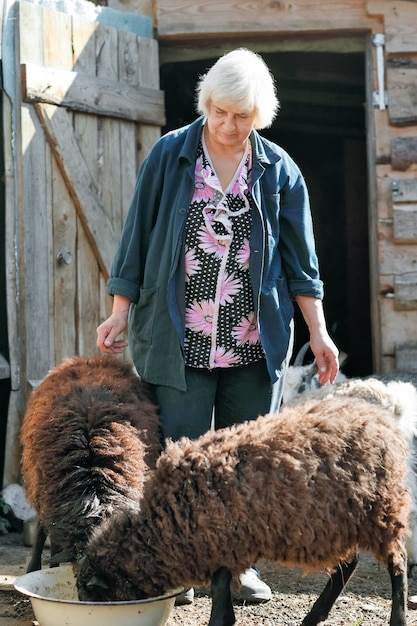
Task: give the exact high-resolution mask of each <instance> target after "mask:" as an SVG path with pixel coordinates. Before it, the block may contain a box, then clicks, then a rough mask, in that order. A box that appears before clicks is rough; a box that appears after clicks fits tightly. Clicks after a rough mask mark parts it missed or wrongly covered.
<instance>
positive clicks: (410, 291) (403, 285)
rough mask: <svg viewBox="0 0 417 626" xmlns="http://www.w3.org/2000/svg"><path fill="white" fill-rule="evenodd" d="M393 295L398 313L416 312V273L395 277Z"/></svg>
mask: <svg viewBox="0 0 417 626" xmlns="http://www.w3.org/2000/svg"><path fill="white" fill-rule="evenodd" d="M394 294H395V300H394V302H395V308H396V309H397V310H398V311H414V310H416V311H417V272H406V273H404V274H399V275H398V276H395V279H394Z"/></svg>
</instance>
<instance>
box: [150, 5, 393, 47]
mask: <svg viewBox="0 0 417 626" xmlns="http://www.w3.org/2000/svg"><path fill="white" fill-rule="evenodd" d="M376 21H381V19H380V18H370V17H369V16H368V14H367V11H366V6H365V1H361V2H359V1H358V0H321V2H318V1H317V0H291V1H290V0H280V1H279V2H278V1H273V2H271V0H255V1H253V2H239V1H237V0H232V1H230V2H224V0H204V1H200V2H198V1H196V0H158V2H157V3H156V26H157V36H158V39H159V40H160V41H161V40H167V39H174V38H177V39H182V40H185V39H192V38H195V37H196V36H198V35H202V34H204V35H206V36H210V35H211V36H214V35H217V36H223V37H225V36H231V35H233V34H234V35H240V36H241V35H242V34H243V33H246V34H254V33H261V34H262V36H264V37H265V36H266V35H267V34H273V33H277V32H279V33H281V34H282V33H294V32H298V31H303V32H304V33H315V32H316V33H317V32H321V33H326V34H329V33H332V32H341V31H346V30H350V31H352V30H359V31H361V32H365V31H370V30H372V27H373V26H374V24H375V23H376ZM205 43H206V42H204V44H205Z"/></svg>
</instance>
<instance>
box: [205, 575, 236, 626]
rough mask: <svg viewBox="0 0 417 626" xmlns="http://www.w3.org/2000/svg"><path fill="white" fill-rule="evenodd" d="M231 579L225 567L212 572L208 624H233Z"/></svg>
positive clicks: (228, 625) (216, 625)
mask: <svg viewBox="0 0 417 626" xmlns="http://www.w3.org/2000/svg"><path fill="white" fill-rule="evenodd" d="M231 580H232V574H231V572H230V570H228V569H227V568H226V567H221V568H220V569H218V570H217V572H214V574H213V576H212V578H211V615H210V621H209V623H208V626H233V624H234V623H235V621H236V620H235V612H234V610H233V602H232V594H231V592H230V581H231Z"/></svg>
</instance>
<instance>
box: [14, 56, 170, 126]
mask: <svg viewBox="0 0 417 626" xmlns="http://www.w3.org/2000/svg"><path fill="white" fill-rule="evenodd" d="M22 82H23V97H24V100H25V101H26V102H45V103H48V104H56V105H59V106H64V107H68V108H70V109H74V110H75V111H84V112H85V113H94V114H95V115H102V116H108V117H117V118H122V119H127V120H133V121H136V122H143V123H147V124H158V125H160V126H163V125H164V124H165V113H164V111H165V109H164V93H163V91H160V90H158V89H151V88H149V87H136V88H133V87H131V86H129V85H127V84H126V83H121V82H118V81H117V80H111V79H107V78H105V77H97V78H95V79H94V80H91V76H87V75H84V74H81V73H79V72H73V71H69V70H62V69H58V68H50V67H40V66H37V65H32V64H31V63H26V64H25V65H24V66H23V67H22Z"/></svg>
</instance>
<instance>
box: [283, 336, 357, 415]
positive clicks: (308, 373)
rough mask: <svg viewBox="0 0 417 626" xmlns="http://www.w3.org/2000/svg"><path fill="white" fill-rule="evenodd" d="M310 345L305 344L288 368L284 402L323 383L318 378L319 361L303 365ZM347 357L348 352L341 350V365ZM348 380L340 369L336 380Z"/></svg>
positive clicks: (317, 387)
mask: <svg viewBox="0 0 417 626" xmlns="http://www.w3.org/2000/svg"><path fill="white" fill-rule="evenodd" d="M309 347H310V344H309V343H306V344H304V345H303V347H302V348H301V349H300V351H299V352H298V354H297V356H296V357H295V359H294V364H293V365H290V366H289V367H288V368H287V371H286V374H285V379H284V387H283V393H282V402H283V404H287V403H288V402H290V401H291V400H294V399H295V398H297V396H300V395H303V394H306V393H309V392H312V391H314V390H315V389H319V388H320V387H321V384H320V382H319V379H318V376H317V374H318V368H317V363H316V361H315V360H314V361H313V363H309V364H308V365H303V361H304V358H305V355H306V353H307V351H308V349H309ZM346 359H347V354H345V353H344V352H341V353H340V354H339V366H340V367H341V366H342V365H343V363H344V362H345V361H346ZM345 380H346V376H345V375H344V374H343V373H342V372H340V371H339V373H338V375H337V377H336V381H335V382H338V383H340V382H343V381H345Z"/></svg>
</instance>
